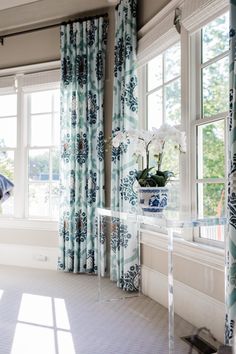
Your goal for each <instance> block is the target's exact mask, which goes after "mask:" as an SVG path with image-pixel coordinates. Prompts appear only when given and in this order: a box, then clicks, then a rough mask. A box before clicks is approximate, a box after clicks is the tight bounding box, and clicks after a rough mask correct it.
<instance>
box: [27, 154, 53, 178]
mask: <svg viewBox="0 0 236 354" xmlns="http://www.w3.org/2000/svg"><path fill="white" fill-rule="evenodd" d="M49 178H50V176H49V150H48V149H40V150H30V151H29V180H30V181H48V180H49Z"/></svg>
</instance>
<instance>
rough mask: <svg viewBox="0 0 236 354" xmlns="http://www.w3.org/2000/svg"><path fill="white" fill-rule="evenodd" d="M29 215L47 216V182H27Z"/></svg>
mask: <svg viewBox="0 0 236 354" xmlns="http://www.w3.org/2000/svg"><path fill="white" fill-rule="evenodd" d="M29 216H41V217H46V216H49V184H48V183H29Z"/></svg>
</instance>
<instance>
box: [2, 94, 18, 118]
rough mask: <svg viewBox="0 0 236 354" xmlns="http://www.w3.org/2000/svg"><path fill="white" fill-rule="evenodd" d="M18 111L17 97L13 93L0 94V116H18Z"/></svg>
mask: <svg viewBox="0 0 236 354" xmlns="http://www.w3.org/2000/svg"><path fill="white" fill-rule="evenodd" d="M16 112H17V97H16V94H13V95H1V96H0V117H4V116H16Z"/></svg>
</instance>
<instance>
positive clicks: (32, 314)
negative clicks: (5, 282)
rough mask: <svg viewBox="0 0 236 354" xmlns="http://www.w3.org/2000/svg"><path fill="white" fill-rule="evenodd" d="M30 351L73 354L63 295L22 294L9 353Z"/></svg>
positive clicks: (26, 353)
mask: <svg viewBox="0 0 236 354" xmlns="http://www.w3.org/2000/svg"><path fill="white" fill-rule="evenodd" d="M0 296H1V292H0ZM32 353H34V354H42V353H43V354H75V348H74V343H73V338H72V335H71V333H70V323H69V317H68V313H67V309H66V304H65V301H64V299H58V298H55V299H54V298H51V297H48V296H41V295H33V294H23V295H22V300H21V305H20V310H19V315H18V323H17V325H16V330H15V335H14V340H13V345H12V350H11V354H32Z"/></svg>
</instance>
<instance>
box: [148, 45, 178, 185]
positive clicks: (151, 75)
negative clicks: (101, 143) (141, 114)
mask: <svg viewBox="0 0 236 354" xmlns="http://www.w3.org/2000/svg"><path fill="white" fill-rule="evenodd" d="M146 81H147V85H146V87H147V90H146V106H147V128H148V129H149V130H151V129H152V127H155V128H159V127H160V126H161V125H162V124H163V123H168V124H171V125H180V124H181V78H180V43H179V42H178V43H176V44H174V45H173V46H171V47H170V48H168V49H167V50H166V51H164V52H163V53H161V54H159V55H158V56H156V57H155V58H154V59H152V60H150V61H149V62H148V63H147V65H146ZM151 158H152V157H151ZM162 167H163V170H170V171H173V172H174V173H175V177H176V178H178V176H179V154H178V151H176V150H175V149H174V147H173V144H170V146H166V147H165V154H164V158H163V162H162Z"/></svg>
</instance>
